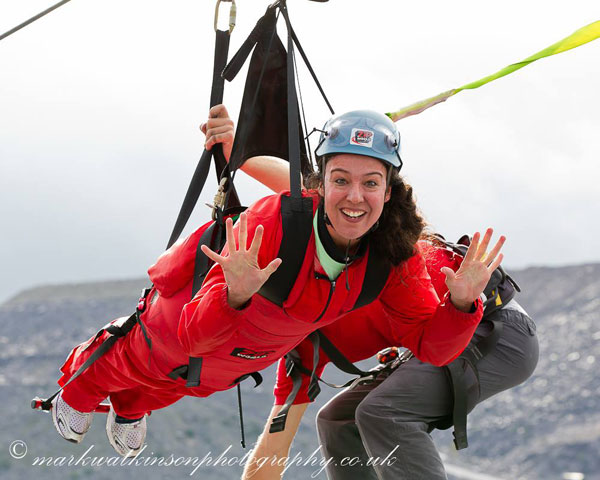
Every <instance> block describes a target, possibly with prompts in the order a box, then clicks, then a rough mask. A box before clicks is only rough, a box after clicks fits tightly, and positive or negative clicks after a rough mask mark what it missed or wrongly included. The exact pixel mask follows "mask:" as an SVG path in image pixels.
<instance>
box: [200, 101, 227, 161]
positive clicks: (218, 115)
mask: <svg viewBox="0 0 600 480" xmlns="http://www.w3.org/2000/svg"><path fill="white" fill-rule="evenodd" d="M200 130H201V131H202V133H204V135H206V141H205V143H204V148H206V150H210V149H211V148H212V147H213V146H214V145H215V144H217V143H220V144H222V146H223V155H224V156H225V160H227V161H228V162H229V157H230V156H231V149H232V147H233V139H234V137H235V129H234V126H233V120H231V118H229V113H228V112H227V109H226V108H225V105H222V104H220V105H215V106H214V107H212V108H211V109H210V110H209V112H208V120H207V121H206V123H203V124H202V125H200Z"/></svg>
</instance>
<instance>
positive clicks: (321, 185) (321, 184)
mask: <svg viewBox="0 0 600 480" xmlns="http://www.w3.org/2000/svg"><path fill="white" fill-rule="evenodd" d="M317 192H319V196H320V197H321V198H325V189H324V188H323V182H321V183H319V187H318V188H317Z"/></svg>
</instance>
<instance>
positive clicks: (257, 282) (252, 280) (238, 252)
mask: <svg viewBox="0 0 600 480" xmlns="http://www.w3.org/2000/svg"><path fill="white" fill-rule="evenodd" d="M225 229H226V235H227V248H228V249H229V253H228V255H226V256H224V255H219V254H218V253H216V252H213V251H212V250H211V249H210V248H208V247H207V246H206V245H202V246H201V247H200V248H201V249H202V251H203V252H204V254H205V255H206V256H207V257H208V258H210V259H211V260H212V261H214V262H216V263H218V264H219V265H220V266H221V268H222V269H223V274H224V276H225V282H226V283H227V290H228V291H227V302H228V303H229V305H230V306H231V307H232V308H240V307H242V306H243V305H244V304H245V303H246V302H247V301H248V300H250V298H251V297H252V295H254V294H255V293H256V292H258V291H259V290H260V288H261V287H262V286H263V284H264V283H265V282H266V281H267V280H268V278H269V277H270V276H271V274H272V273H273V272H274V271H275V270H277V268H278V267H279V265H281V259H280V258H276V259H275V260H273V261H271V262H270V263H269V264H268V265H267V266H266V267H265V268H262V269H261V268H260V266H259V264H258V251H259V249H260V245H261V243H262V236H263V230H264V229H263V226H262V225H259V226H258V227H256V231H255V233H254V238H253V239H252V243H251V244H250V248H246V246H247V242H248V219H247V216H246V214H245V213H242V214H241V215H240V228H239V232H238V233H239V248H238V247H237V246H236V244H235V238H234V233H233V221H232V220H231V218H228V219H227V220H226V222H225Z"/></svg>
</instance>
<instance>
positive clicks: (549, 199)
mask: <svg viewBox="0 0 600 480" xmlns="http://www.w3.org/2000/svg"><path fill="white" fill-rule="evenodd" d="M52 3H53V2H47V1H41V0H29V1H27V2H20V1H17V0H2V2H0V32H4V31H6V30H8V29H10V28H11V27H13V26H14V25H16V24H18V23H20V22H22V21H23V20H25V19H27V18H29V17H30V16H32V15H34V14H36V13H38V12H40V11H42V10H44V9H45V8H47V7H48V6H49V5H51V4H52ZM268 3H269V2H266V1H262V0H238V1H237V6H238V16H237V26H236V28H235V30H234V31H233V33H232V37H231V50H230V55H232V54H233V53H234V52H235V51H236V49H237V48H238V47H239V45H240V44H241V43H242V42H243V40H244V39H245V38H246V36H247V35H248V33H249V32H250V30H251V29H252V27H253V26H254V24H255V22H256V20H258V18H259V17H260V16H261V15H262V13H263V12H264V10H265V8H266V6H267V5H268ZM214 4H215V3H214V2H212V1H211V2H209V1H206V0H202V1H199V0H196V1H191V0H178V1H177V2H167V1H164V0H163V1H157V0H144V1H142V0H125V1H123V0H121V1H117V0H103V1H101V2H100V1H90V0H72V1H71V2H69V3H68V4H66V5H65V6H63V7H61V8H59V9H58V10H56V11H55V12H52V13H51V14H49V15H48V16H46V17H44V18H42V19H41V20H39V21H37V22H35V23H34V24H32V25H30V26H28V27H26V28H25V29H23V30H21V31H19V32H17V33H15V34H14V35H12V36H10V37H8V38H6V39H4V40H3V41H1V42H0V218H1V219H2V224H1V227H0V264H1V271H2V273H3V275H1V276H0V302H2V301H4V300H6V299H7V298H9V297H11V296H12V295H14V294H16V293H17V292H19V291H21V290H23V289H25V288H30V287H33V286H37V285H44V284H55V283H65V282H69V283H71V282H73V283H75V282H81V281H92V280H106V279H119V278H136V277H141V276H143V275H144V273H145V272H146V270H147V268H148V267H149V266H150V265H151V264H152V263H153V262H154V261H155V259H156V258H157V257H158V255H160V253H161V252H162V251H163V250H164V248H165V246H166V243H167V240H168V237H169V234H170V232H171V229H172V226H173V224H174V221H175V218H176V216H177V213H178V211H179V207H180V205H181V202H182V200H183V196H184V194H185V191H186V189H187V186H188V183H189V180H190V178H191V175H192V173H193V171H194V168H195V165H196V163H197V161H198V159H199V157H200V155H201V153H202V149H203V142H204V139H203V135H202V133H201V132H200V131H199V129H198V126H199V125H200V124H201V123H202V122H203V120H204V119H205V118H206V116H207V112H208V107H209V97H210V82H211V79H212V61H213V45H214V30H213V20H214ZM289 10H290V16H291V20H292V23H293V25H294V28H295V30H296V33H297V34H298V37H299V39H300V41H301V43H302V45H303V47H304V49H305V51H306V53H307V55H308V57H309V59H310V60H311V63H312V65H313V67H314V69H315V70H316V72H317V75H318V76H319V79H320V80H321V82H322V84H323V87H324V89H325V91H326V92H327V94H328V96H329V98H330V100H331V103H332V104H333V107H334V109H335V110H336V112H339V113H341V112H344V111H347V110H351V109H356V108H369V109H373V110H378V111H381V112H388V111H393V110H397V109H399V108H400V107H403V106H405V105H408V104H411V103H413V102H415V101H418V100H421V99H424V98H427V97H430V96H432V95H435V94H438V93H440V92H443V91H446V90H449V89H451V88H455V87H459V86H461V85H463V84H465V83H467V82H470V81H473V80H477V79H479V78H481V77H483V76H485V75H488V74H491V73H493V72H495V71H497V70H499V69H501V68H502V67H504V66H506V65H508V64H510V63H514V62H516V61H519V60H522V59H524V58H525V57H527V56H529V55H531V54H533V53H535V52H537V51H539V50H541V49H543V48H545V47H547V46H549V45H551V44H552V43H554V42H556V41H558V40H560V39H562V38H564V37H566V36H568V35H570V34H571V33H572V32H574V31H575V30H577V29H578V28H580V27H583V26H585V25H587V24H589V23H592V22H594V21H596V20H600V4H598V2H597V1H596V0H590V1H579V0H575V1H572V2H568V4H566V3H565V2H564V1H561V2H558V1H554V0H545V1H539V0H530V1H528V2H523V1H522V0H520V1H514V0H504V1H502V2H494V3H491V2H481V1H471V0H468V1H460V2H442V1H435V2H434V1H421V2H405V1H398V0H393V1H389V0H378V1H377V2H366V1H364V0H363V1H360V2H359V1H356V0H344V1H339V0H338V1H336V0H330V1H329V2H328V3H317V2H311V1H308V0H289ZM223 11H224V12H225V11H226V8H225V9H224V10H223ZM223 17H226V13H225V14H223ZM281 35H282V38H283V39H284V43H285V37H284V35H285V29H284V28H283V26H282V28H281ZM243 77H244V76H243V75H242V74H240V75H239V76H238V78H237V79H236V80H235V81H234V82H232V83H231V84H227V85H226V90H225V103H226V104H227V106H228V108H229V111H230V113H231V114H232V116H233V117H234V118H237V115H238V112H239V102H240V100H241V94H242V91H243V83H244V79H243ZM300 82H301V88H302V96H303V99H304V105H305V110H306V116H307V123H308V125H309V128H311V129H312V127H321V126H322V125H323V123H324V122H325V120H327V118H328V116H329V115H328V111H327V109H326V107H325V105H324V102H323V101H322V100H321V98H320V97H319V94H318V91H317V90H316V88H315V87H314V84H313V83H312V80H311V79H310V77H309V75H308V73H307V71H306V70H305V69H304V68H301V69H300ZM598 85H600V40H596V41H595V42H591V43H589V44H586V45H583V46H581V47H579V48H577V49H575V50H571V51H568V52H565V53H562V54H560V55H556V56H553V57H550V58H546V59H542V60H540V61H538V62H535V63H533V64H532V65H530V66H528V67H526V68H524V69H522V70H519V71H517V72H515V73H513V74H511V75H509V76H508V77H504V78H502V79H499V80H497V81H495V82H493V83H490V84H488V85H485V86H483V87H481V88H480V89H478V90H474V91H464V92H461V93H459V94H457V95H456V96H454V97H452V98H450V99H449V100H448V101H447V102H446V103H443V104H441V105H437V106H435V107H433V108H431V109H430V110H428V111H426V112H424V113H422V114H420V115H417V116H414V117H411V118H407V119H404V120H401V121H399V122H398V123H397V126H398V128H399V130H400V132H401V136H402V158H403V160H404V167H403V171H402V173H403V174H404V176H405V177H406V178H407V180H408V181H409V183H411V184H412V185H413V187H414V190H415V193H416V196H417V200H418V203H419V205H420V208H421V210H422V211H423V213H424V215H425V217H426V219H427V221H428V222H429V224H430V225H431V228H432V229H433V230H435V231H438V232H440V233H442V234H444V235H445V236H446V237H447V238H450V239H456V238H458V237H459V236H460V235H461V234H463V233H466V232H470V233H472V232H474V231H476V230H482V229H485V228H486V227H488V226H492V227H494V229H495V231H496V232H497V233H502V234H505V235H506V236H507V243H506V245H505V247H504V252H505V265H506V266H507V267H509V268H524V267H527V266H532V265H546V266H554V265H568V264H581V263H591V262H599V261H600V253H599V252H598V246H599V245H598V240H597V239H598V238H600V222H598V220H597V218H598V214H599V213H600V208H599V205H600V201H599V200H600V191H599V189H598V187H597V182H598V180H599V179H600V162H598V160H599V159H600V116H599V115H598V111H599V107H600V92H599V89H598ZM313 147H314V145H313ZM211 175H212V174H211ZM213 178H214V177H209V181H208V182H207V187H206V188H205V192H204V193H203V196H202V198H201V201H200V202H199V205H198V207H197V208H196V212H195V213H194V215H193V217H192V219H191V220H190V222H189V226H188V228H187V229H186V233H189V232H190V231H191V230H192V229H193V228H194V226H196V227H197V226H198V225H200V224H202V223H204V222H206V221H207V220H208V219H209V214H210V212H209V209H208V208H206V207H204V206H203V204H204V202H209V201H211V200H212V196H213V195H214V191H215V189H216V182H214V181H213ZM237 188H238V191H239V192H240V195H241V198H242V201H243V203H245V204H250V203H252V202H253V201H254V200H256V199H258V198H259V197H261V196H264V195H266V194H268V193H269V191H268V190H267V189H265V188H264V187H262V186H260V185H258V184H257V183H256V182H254V181H253V180H252V179H249V178H248V177H246V176H244V175H243V174H240V175H238V176H237Z"/></svg>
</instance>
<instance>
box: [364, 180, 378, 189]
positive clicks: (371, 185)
mask: <svg viewBox="0 0 600 480" xmlns="http://www.w3.org/2000/svg"><path fill="white" fill-rule="evenodd" d="M365 185H366V186H367V187H369V188H375V187H378V186H379V183H377V182H376V181H375V180H367V181H366V182H365Z"/></svg>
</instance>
